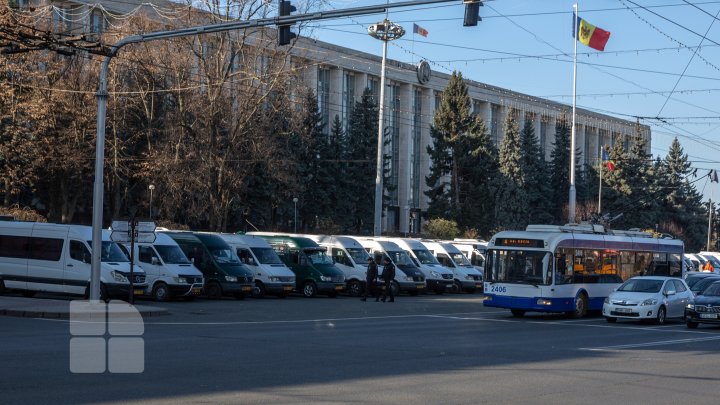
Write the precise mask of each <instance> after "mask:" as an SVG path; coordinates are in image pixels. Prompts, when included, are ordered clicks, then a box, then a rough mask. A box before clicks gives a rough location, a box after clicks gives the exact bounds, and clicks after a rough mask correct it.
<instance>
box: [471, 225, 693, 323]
mask: <svg viewBox="0 0 720 405" xmlns="http://www.w3.org/2000/svg"><path fill="white" fill-rule="evenodd" d="M683 250H684V246H683V242H682V241H681V240H678V239H673V238H672V237H670V236H668V235H658V234H654V233H649V232H642V231H634V230H630V231H617V230H609V229H605V228H604V227H603V226H601V225H589V224H569V225H564V226H557V225H528V227H527V229H526V230H525V231H503V232H500V233H497V234H495V235H494V236H493V237H492V239H491V240H490V242H489V243H488V246H487V260H486V263H485V294H486V299H485V301H484V304H485V306H486V307H495V308H508V309H510V311H511V312H512V314H513V315H514V316H523V315H524V314H525V312H527V311H538V312H565V313H567V314H568V315H571V316H574V317H582V316H584V315H585V314H586V313H587V311H588V310H601V309H602V306H603V301H604V300H605V298H606V297H607V296H608V295H609V294H610V293H611V292H612V291H613V290H614V289H615V288H617V287H618V286H619V285H620V284H621V283H622V282H623V281H624V280H627V279H628V278H630V277H633V276H640V275H658V276H660V275H662V276H677V277H681V276H682V257H683Z"/></svg>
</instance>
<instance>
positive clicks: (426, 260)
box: [413, 249, 440, 264]
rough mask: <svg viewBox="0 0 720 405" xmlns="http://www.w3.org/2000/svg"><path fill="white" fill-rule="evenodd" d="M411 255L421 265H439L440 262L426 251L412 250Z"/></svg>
mask: <svg viewBox="0 0 720 405" xmlns="http://www.w3.org/2000/svg"><path fill="white" fill-rule="evenodd" d="M413 253H415V256H416V257H417V258H418V260H420V263H422V264H440V262H439V261H438V260H437V258H435V256H433V254H432V253H430V251H429V250H427V249H414V250H413Z"/></svg>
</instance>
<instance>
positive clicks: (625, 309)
mask: <svg viewBox="0 0 720 405" xmlns="http://www.w3.org/2000/svg"><path fill="white" fill-rule="evenodd" d="M615 311H617V312H622V313H624V314H629V313H630V312H632V310H631V309H630V308H615Z"/></svg>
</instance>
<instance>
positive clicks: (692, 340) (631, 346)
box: [579, 336, 720, 352]
mask: <svg viewBox="0 0 720 405" xmlns="http://www.w3.org/2000/svg"><path fill="white" fill-rule="evenodd" d="M711 340H720V336H708V337H697V338H690V339H674V340H660V341H656V342H646V343H633V344H627V345H616V346H600V347H581V348H580V349H579V350H586V351H593V352H611V351H619V350H623V349H634V348H638V347H651V346H668V345H676V344H682V343H695V342H707V341H711Z"/></svg>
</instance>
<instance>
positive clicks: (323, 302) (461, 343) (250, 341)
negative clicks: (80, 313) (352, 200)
mask: <svg viewBox="0 0 720 405" xmlns="http://www.w3.org/2000/svg"><path fill="white" fill-rule="evenodd" d="M141 303H142V304H146V305H157V306H162V307H166V308H168V309H169V311H170V313H171V315H167V316H159V317H150V318H146V319H145V331H144V334H143V336H142V337H143V340H144V345H145V346H144V348H145V365H144V372H142V373H139V374H113V373H107V372H106V373H104V374H73V373H71V372H70V370H69V341H70V337H71V335H70V333H69V324H68V321H67V320H49V319H31V318H13V317H0V363H2V364H1V367H0V403H2V404H36V403H38V404H39V403H47V404H51V403H52V404H63V403H72V404H87V403H103V404H114V403H118V404H119V403H131V402H137V403H140V402H142V403H153V404H176V403H227V404H267V403H272V404H298V403H303V404H310V403H312V404H315V403H328V404H336V403H337V404H414V405H418V404H478V403H493V404H498V403H500V404H523V403H532V404H578V403H603V404H620V403H630V404H638V403H643V404H645V403H653V404H678V403H687V404H717V403H718V401H719V399H718V392H720V391H718V382H720V377H718V376H719V375H720V373H719V372H718V367H717V365H718V364H720V328H719V327H709V326H700V328H699V329H696V330H689V329H687V328H686V327H685V325H684V324H683V323H681V322H679V321H674V322H670V323H669V324H668V325H664V326H655V325H651V324H643V323H637V322H622V321H621V322H618V323H617V324H613V325H611V324H607V323H606V322H605V321H604V319H603V318H601V317H599V316H594V317H589V318H585V319H580V320H571V319H567V318H565V317H563V316H560V315H533V314H530V315H527V316H525V317H524V318H521V319H518V318H513V317H512V316H511V315H510V313H509V311H504V310H497V309H492V308H484V307H483V306H482V301H481V296H479V295H443V296H435V295H424V296H419V297H407V296H403V297H400V298H399V299H398V300H397V302H395V303H392V304H391V303H382V302H381V303H375V302H361V301H359V300H358V299H356V298H349V297H339V298H335V299H333V298H315V299H305V298H302V297H290V298H287V299H277V298H264V299H260V300H253V299H246V300H244V301H236V300H232V299H225V300H221V301H207V300H196V301H195V302H171V303H163V304H156V303H153V302H152V301H142V302H141Z"/></svg>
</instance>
